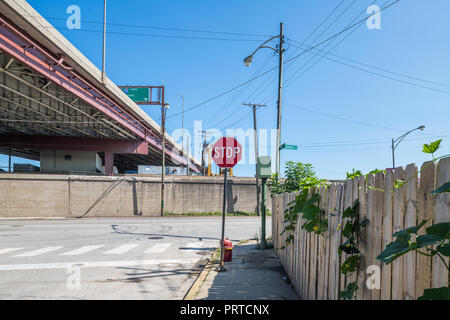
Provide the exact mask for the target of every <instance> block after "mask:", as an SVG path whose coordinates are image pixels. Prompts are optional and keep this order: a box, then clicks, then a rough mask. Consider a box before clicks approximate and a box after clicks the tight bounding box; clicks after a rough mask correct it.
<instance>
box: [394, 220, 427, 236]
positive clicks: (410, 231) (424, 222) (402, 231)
mask: <svg viewBox="0 0 450 320" xmlns="http://www.w3.org/2000/svg"><path fill="white" fill-rule="evenodd" d="M428 220H429V219H427V220H422V222H421V223H419V224H418V225H417V226H413V227H409V228H406V229H403V230H400V231H398V232H396V233H394V234H393V236H394V237H397V236H398V235H400V234H402V233H404V232H406V233H415V234H417V232H418V231H419V230H420V228H422V227H423V226H424V225H425V224H426V223H427V222H428Z"/></svg>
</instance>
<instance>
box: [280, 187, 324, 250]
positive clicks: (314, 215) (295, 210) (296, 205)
mask: <svg viewBox="0 0 450 320" xmlns="http://www.w3.org/2000/svg"><path fill="white" fill-rule="evenodd" d="M319 201H320V195H319V194H318V193H313V194H312V195H311V196H310V197H309V188H305V189H303V190H302V191H300V192H299V193H298V194H297V195H296V196H295V199H294V200H293V201H292V202H290V203H289V205H288V208H287V209H286V210H285V212H284V222H285V223H287V225H286V226H285V227H284V230H283V231H282V232H281V234H284V233H285V232H287V233H288V236H287V237H286V240H285V245H283V246H282V247H281V249H284V248H285V247H286V246H288V245H290V244H291V243H292V241H293V240H294V234H293V232H294V231H295V228H296V226H297V221H298V218H299V214H300V213H302V218H303V219H305V220H306V222H305V223H304V224H303V225H302V229H305V230H306V232H314V233H315V234H318V235H322V234H323V233H324V232H325V231H326V230H327V228H328V219H327V218H326V212H325V210H324V209H321V208H320V207H319Z"/></svg>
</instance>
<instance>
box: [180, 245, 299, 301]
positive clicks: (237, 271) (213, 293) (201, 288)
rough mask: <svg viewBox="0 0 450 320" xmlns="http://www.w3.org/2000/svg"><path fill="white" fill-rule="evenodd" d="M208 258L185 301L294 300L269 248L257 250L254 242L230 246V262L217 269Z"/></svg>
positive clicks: (279, 266)
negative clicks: (223, 269)
mask: <svg viewBox="0 0 450 320" xmlns="http://www.w3.org/2000/svg"><path fill="white" fill-rule="evenodd" d="M216 267H217V260H214V259H211V262H210V263H208V265H207V266H206V268H205V269H204V270H203V272H202V273H201V274H200V276H199V277H198V279H197V281H196V283H195V284H194V285H193V286H192V288H191V290H190V292H189V293H188V295H187V296H186V299H187V300H189V299H191V300H259V299H266V300H267V299H269V300H297V299H298V296H297V294H296V292H295V290H294V288H293V287H292V285H291V284H290V283H289V279H288V278H287V275H286V273H285V272H284V270H283V268H282V267H281V265H280V263H279V262H278V258H277V257H276V255H275V252H274V250H273V249H266V250H258V249H257V248H256V241H248V242H245V243H242V244H238V245H236V246H235V247H234V248H233V261H232V262H226V263H225V268H226V269H227V271H225V272H217V271H215V268H216Z"/></svg>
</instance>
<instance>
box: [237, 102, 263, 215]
mask: <svg viewBox="0 0 450 320" xmlns="http://www.w3.org/2000/svg"><path fill="white" fill-rule="evenodd" d="M242 104H243V105H244V106H249V107H251V108H252V109H253V128H254V139H255V177H256V215H258V216H259V215H260V210H259V199H260V197H259V178H258V156H259V155H258V126H257V124H256V109H257V108H261V107H266V105H265V104H254V103H242Z"/></svg>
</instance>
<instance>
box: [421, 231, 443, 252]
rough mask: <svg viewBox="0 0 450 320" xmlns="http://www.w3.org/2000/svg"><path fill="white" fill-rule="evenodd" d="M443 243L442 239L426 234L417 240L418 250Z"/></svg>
mask: <svg viewBox="0 0 450 320" xmlns="http://www.w3.org/2000/svg"><path fill="white" fill-rule="evenodd" d="M441 241H442V238H441V237H439V236H437V235H435V234H425V235H423V236H418V237H417V238H416V243H417V249H419V248H423V247H426V246H429V245H433V244H436V243H439V242H441Z"/></svg>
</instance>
